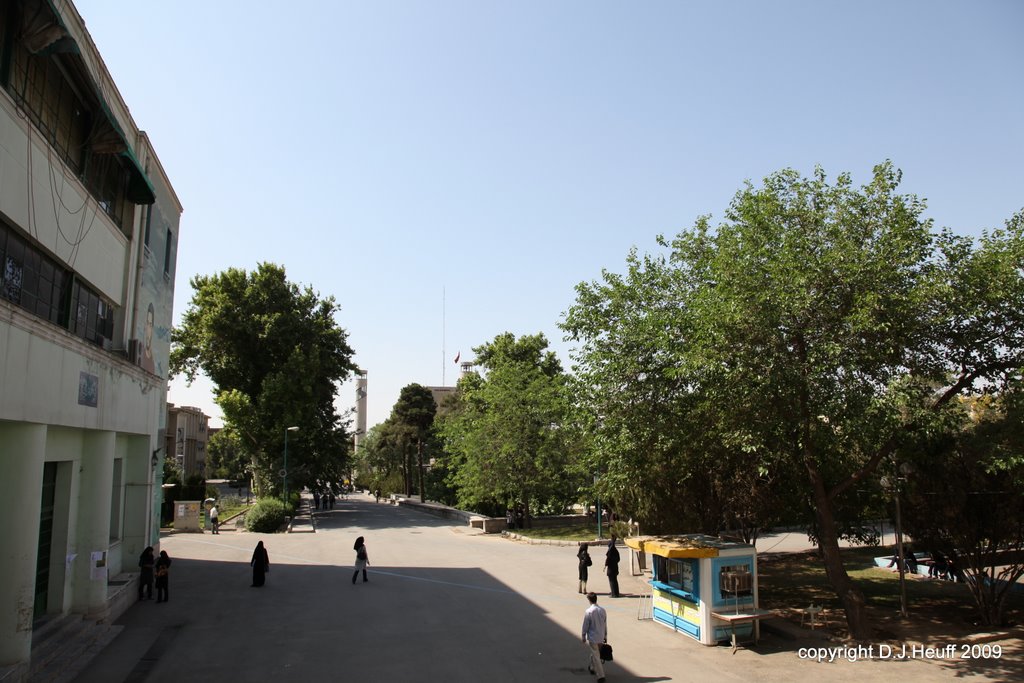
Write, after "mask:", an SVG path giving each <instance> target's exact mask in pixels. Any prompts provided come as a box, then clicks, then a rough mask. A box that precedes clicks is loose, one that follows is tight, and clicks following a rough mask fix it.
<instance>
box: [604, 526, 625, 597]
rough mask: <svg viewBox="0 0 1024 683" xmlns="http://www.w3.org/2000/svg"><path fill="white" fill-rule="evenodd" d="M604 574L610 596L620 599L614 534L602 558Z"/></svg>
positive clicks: (617, 555) (617, 552) (617, 557)
mask: <svg viewBox="0 0 1024 683" xmlns="http://www.w3.org/2000/svg"><path fill="white" fill-rule="evenodd" d="M604 573H605V574H607V575H608V586H609V588H611V596H612V597H613V598H621V597H622V596H621V595H619V549H618V548H616V547H615V534H612V540H610V541H608V552H607V553H605V556H604Z"/></svg>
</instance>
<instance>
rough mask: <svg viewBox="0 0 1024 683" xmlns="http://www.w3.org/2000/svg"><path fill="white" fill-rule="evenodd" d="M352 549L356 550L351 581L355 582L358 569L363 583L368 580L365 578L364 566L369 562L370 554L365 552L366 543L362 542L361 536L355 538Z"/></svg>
mask: <svg viewBox="0 0 1024 683" xmlns="http://www.w3.org/2000/svg"><path fill="white" fill-rule="evenodd" d="M352 549H353V550H355V551H356V570H355V571H354V572H353V573H352V583H353V584H355V582H356V577H357V576H359V572H360V571H362V572H363V583H366V582H367V581H369V579H367V578H366V566H367V565H368V564H370V556H369V555H368V554H367V553H366V543H364V542H363V537H362V536H360V537H359V538H357V539H356V543H355V545H353V546H352Z"/></svg>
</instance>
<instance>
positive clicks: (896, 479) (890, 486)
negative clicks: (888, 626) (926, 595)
mask: <svg viewBox="0 0 1024 683" xmlns="http://www.w3.org/2000/svg"><path fill="white" fill-rule="evenodd" d="M896 471H897V473H898V474H896V475H895V476H893V477H889V476H884V477H882V488H884V489H886V490H887V491H889V492H891V493H892V494H893V500H894V502H895V503H896V519H895V520H894V521H895V531H896V564H897V565H898V566H897V569H898V570H899V574H900V616H901V617H903V618H906V616H907V579H906V551H905V549H904V547H903V521H902V519H900V517H901V515H900V484H901V482H904V481H906V475H909V474H910V473H911V472H912V471H913V468H912V467H911V466H910V465H909V464H908V463H902V464H901V465H898V466H897V467H896Z"/></svg>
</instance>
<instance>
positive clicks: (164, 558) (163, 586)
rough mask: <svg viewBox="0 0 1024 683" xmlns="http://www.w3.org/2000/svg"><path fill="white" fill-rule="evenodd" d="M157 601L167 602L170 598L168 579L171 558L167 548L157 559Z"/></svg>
mask: <svg viewBox="0 0 1024 683" xmlns="http://www.w3.org/2000/svg"><path fill="white" fill-rule="evenodd" d="M155 573H156V601H157V602H167V601H168V600H170V592H169V591H170V589H169V586H168V581H169V580H170V573H171V558H170V556H169V555H168V554H167V551H166V550H161V551H160V557H159V558H157V561H156V572H155Z"/></svg>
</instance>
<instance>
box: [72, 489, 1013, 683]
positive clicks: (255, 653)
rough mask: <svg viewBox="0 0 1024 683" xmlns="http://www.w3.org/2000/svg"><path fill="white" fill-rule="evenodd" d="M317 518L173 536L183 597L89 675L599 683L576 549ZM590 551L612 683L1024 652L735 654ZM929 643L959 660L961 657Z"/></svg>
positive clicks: (771, 646)
mask: <svg viewBox="0 0 1024 683" xmlns="http://www.w3.org/2000/svg"><path fill="white" fill-rule="evenodd" d="M316 522H317V524H316V526H317V531H316V533H291V534H250V533H246V532H243V531H225V532H223V533H221V534H219V535H216V536H214V535H209V534H206V535H201V534H183V533H179V534H171V535H168V536H166V537H165V538H163V539H162V541H161V543H162V549H164V550H166V551H167V552H168V553H169V554H170V556H171V557H172V558H173V565H172V567H171V578H170V602H168V603H166V604H156V603H155V602H154V601H144V602H140V603H137V604H135V605H134V606H133V607H131V608H130V609H129V610H128V611H127V612H125V614H124V615H123V616H122V617H121V619H119V620H118V622H117V623H119V624H122V625H124V627H125V628H124V630H123V631H122V633H121V635H120V636H118V638H117V639H116V640H115V641H114V642H113V643H111V645H109V646H108V647H107V648H106V649H105V650H104V651H103V652H101V653H100V655H99V656H98V657H97V658H96V659H95V660H94V661H93V662H92V664H91V665H90V666H89V667H88V668H87V669H86V670H85V671H84V672H83V674H82V675H80V676H79V678H78V679H77V680H79V681H84V682H93V681H95V682H102V683H111V682H116V681H150V682H163V681H167V682H172V681H173V682H180V681H189V682H190V683H192V682H196V681H200V682H203V681H229V680H247V681H356V680H359V681H373V680H381V681H410V682H419V681H423V682H433V681H444V682H461V681H465V682H467V683H469V682H472V683H477V682H480V681H498V682H515V681H552V682H560V681H565V682H567V683H568V682H571V681H576V682H583V681H588V680H593V679H592V678H591V676H590V675H589V674H588V673H587V669H586V664H587V649H586V647H585V646H584V645H583V644H582V643H581V641H580V626H581V623H582V618H583V611H584V609H585V608H586V599H585V598H584V596H581V595H579V594H578V593H577V592H576V583H577V582H576V556H575V548H574V547H558V546H546V545H530V544H526V543H521V542H516V541H511V540H507V539H503V538H501V537H500V536H496V535H484V534H482V533H480V532H478V531H476V530H473V529H471V528H469V527H467V526H464V525H463V524H462V523H461V522H460V523H456V522H454V521H448V520H443V519H440V518H436V517H433V516H430V515H426V514H424V513H421V512H416V511H413V510H408V509H403V508H400V507H397V506H393V505H388V504H385V503H379V504H378V503H375V502H374V501H373V498H372V497H369V496H363V495H354V496H351V497H349V498H348V499H343V500H339V501H338V503H337V505H336V507H335V509H334V510H331V511H327V512H321V513H319V514H318V516H317V520H316ZM357 536H364V537H365V538H366V545H367V549H368V551H369V558H370V567H369V572H368V574H369V579H370V580H369V581H368V582H367V583H363V582H362V580H361V578H360V579H359V580H358V581H357V583H355V584H353V583H352V582H351V579H352V574H353V569H352V565H353V563H354V561H355V552H354V551H353V550H352V545H353V542H354V541H355V539H356V537H357ZM260 540H262V541H263V542H264V544H265V545H266V547H267V550H268V552H269V555H270V563H271V571H270V573H269V574H268V575H267V584H266V586H264V587H262V588H252V587H250V583H251V570H250V568H249V559H250V557H251V555H252V551H253V548H254V547H255V546H256V543H257V542H258V541H260ZM594 550H595V552H594V557H595V562H594V565H595V566H594V567H593V568H592V574H591V581H590V586H589V587H590V588H591V589H593V590H596V591H597V592H598V593H599V595H600V599H599V603H600V604H601V605H603V606H604V607H605V608H606V609H607V610H608V615H609V616H608V622H609V626H608V629H609V642H611V643H612V645H613V646H614V648H615V661H614V662H612V663H610V664H608V665H607V668H606V672H607V679H608V681H609V682H618V681H623V682H625V681H633V682H635V681H694V682H697V681H699V682H701V683H704V682H706V681H711V680H715V681H793V680H795V679H800V678H813V679H814V680H815V681H816V683H817V682H827V681H865V682H872V681H879V682H883V681H884V682H885V683H892V681H894V680H899V681H900V682H901V683H912V682H916V681H936V680H945V679H950V680H952V679H955V678H961V677H964V676H970V677H972V678H974V679H975V680H986V679H987V680H1007V679H1008V678H1010V677H1016V676H1019V675H1020V673H1021V669H1020V662H1021V653H1020V651H1019V647H1018V648H1017V649H1016V650H1015V651H1012V652H1010V651H1006V650H1004V652H1003V653H1002V656H1001V657H1000V658H998V659H997V658H995V657H992V656H989V657H986V658H982V659H974V660H962V659H959V658H955V659H946V658H941V659H940V658H939V657H937V656H935V653H932V654H931V656H929V655H928V654H927V653H922V655H921V656H920V657H913V656H908V658H907V659H902V660H897V659H895V658H888V659H881V658H879V656H878V654H879V653H878V651H875V652H874V653H872V654H874V657H867V656H865V655H866V654H868V653H866V652H864V651H860V652H858V651H850V650H845V649H842V648H843V647H844V645H843V643H839V642H829V641H826V640H824V639H823V638H821V636H820V634H819V633H811V632H810V631H808V630H803V631H801V630H800V629H791V630H790V635H788V637H782V636H780V635H773V634H766V635H765V636H764V637H763V638H762V640H761V642H760V644H758V645H757V646H756V647H752V648H742V649H740V650H739V651H738V652H736V653H735V654H733V653H732V649H731V648H730V647H704V646H702V645H700V644H698V643H696V642H695V641H693V640H691V639H689V638H686V637H684V636H682V635H679V634H676V633H674V632H672V631H671V630H669V629H668V628H666V627H664V626H662V625H660V624H656V623H654V622H652V621H650V620H638V618H637V609H638V603H639V601H640V598H639V596H640V595H641V594H642V593H644V592H645V591H646V590H647V586H646V584H645V583H644V582H643V581H642V580H641V579H640V578H639V577H632V576H630V575H629V571H628V563H627V562H623V565H622V567H623V569H625V573H624V575H621V576H620V585H621V587H622V590H623V592H624V593H625V597H623V598H620V599H611V598H609V597H607V591H608V585H607V580H606V578H605V577H604V576H602V575H601V574H600V565H601V564H602V562H603V553H602V552H600V550H599V549H597V548H595V549H594ZM623 557H624V560H625V559H626V557H627V555H626V554H625V553H624V554H623ZM930 645H933V646H935V647H936V648H940V647H947V646H950V645H952V646H954V648H956V652H957V654H959V653H960V651H959V649H958V646H959V644H955V643H933V644H930ZM801 648H840V649H838V650H833V651H832V652H831V655H832V656H834V657H835V661H832V662H827V661H826V662H818V661H815V660H814V659H812V658H808V657H807V650H801ZM945 651H948V647H947V650H945ZM945 651H943V652H945ZM897 654H898V653H897ZM908 654H909V655H913V653H908Z"/></svg>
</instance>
